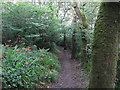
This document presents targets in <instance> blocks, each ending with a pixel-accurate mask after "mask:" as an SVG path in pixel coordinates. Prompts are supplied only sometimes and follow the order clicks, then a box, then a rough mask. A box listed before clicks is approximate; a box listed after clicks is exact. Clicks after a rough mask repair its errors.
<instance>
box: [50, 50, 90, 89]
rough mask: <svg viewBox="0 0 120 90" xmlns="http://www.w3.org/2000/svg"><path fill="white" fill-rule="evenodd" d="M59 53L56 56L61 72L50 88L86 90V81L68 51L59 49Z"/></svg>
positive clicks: (81, 70)
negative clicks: (78, 89)
mask: <svg viewBox="0 0 120 90" xmlns="http://www.w3.org/2000/svg"><path fill="white" fill-rule="evenodd" d="M60 50H61V52H60V53H58V54H57V56H58V59H59V62H60V65H61V70H60V72H59V74H58V76H57V78H56V80H55V82H53V83H51V85H50V88H86V87H87V86H88V79H87V78H86V77H85V72H84V71H83V68H82V67H81V65H80V64H79V62H77V61H75V60H74V59H71V54H70V52H69V51H67V50H64V49H63V48H60Z"/></svg>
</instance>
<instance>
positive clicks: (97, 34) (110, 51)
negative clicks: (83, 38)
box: [89, 2, 119, 88]
mask: <svg viewBox="0 0 120 90" xmlns="http://www.w3.org/2000/svg"><path fill="white" fill-rule="evenodd" d="M118 9H119V4H118V3H117V2H114V3H113V2H103V3H101V6H100V11H99V15H98V18H97V20H96V24H95V31H94V40H93V61H92V72H91V77H90V84H89V87H90V88H114V86H115V85H114V83H115V80H116V66H117V60H118Z"/></svg>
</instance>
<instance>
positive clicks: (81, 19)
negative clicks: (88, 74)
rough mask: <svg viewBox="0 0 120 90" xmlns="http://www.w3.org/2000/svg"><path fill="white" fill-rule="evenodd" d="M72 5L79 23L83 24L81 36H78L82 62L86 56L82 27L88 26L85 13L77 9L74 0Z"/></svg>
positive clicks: (85, 41) (85, 43)
mask: <svg viewBox="0 0 120 90" xmlns="http://www.w3.org/2000/svg"><path fill="white" fill-rule="evenodd" d="M73 7H74V11H75V13H76V15H77V17H78V18H79V22H80V24H81V25H82V26H83V28H81V38H80V42H81V47H80V52H81V58H80V59H81V60H82V61H83V62H85V61H86V58H87V55H86V46H87V40H86V37H85V34H86V33H85V32H84V30H83V29H85V28H88V24H87V20H86V16H85V14H84V13H83V12H81V10H80V9H79V7H78V5H77V3H76V2H74V3H73Z"/></svg>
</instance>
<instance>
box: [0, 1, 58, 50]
mask: <svg viewBox="0 0 120 90" xmlns="http://www.w3.org/2000/svg"><path fill="white" fill-rule="evenodd" d="M53 8H55V7H53V6H52V5H51V3H47V4H45V5H40V6H39V5H36V4H33V3H29V2H26V3H25V2H18V3H15V4H13V3H10V2H8V3H3V13H2V20H3V23H2V26H3V37H2V39H3V43H6V42H7V40H11V41H12V44H14V45H16V43H17V44H19V43H20V41H25V42H28V43H30V44H31V45H32V44H35V45H37V46H38V48H50V49H53V47H54V44H55V43H56V39H57V37H58V36H57V35H58V34H57V28H58V24H57V22H58V21H57V18H56V15H55V14H56V11H55V9H53Z"/></svg>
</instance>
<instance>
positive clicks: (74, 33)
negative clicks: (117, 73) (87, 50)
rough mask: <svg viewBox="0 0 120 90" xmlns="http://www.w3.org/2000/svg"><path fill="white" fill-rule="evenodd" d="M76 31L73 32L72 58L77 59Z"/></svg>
mask: <svg viewBox="0 0 120 90" xmlns="http://www.w3.org/2000/svg"><path fill="white" fill-rule="evenodd" d="M76 51H77V50H76V29H74V30H73V33H72V58H73V59H75V58H76Z"/></svg>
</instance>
